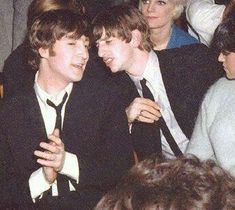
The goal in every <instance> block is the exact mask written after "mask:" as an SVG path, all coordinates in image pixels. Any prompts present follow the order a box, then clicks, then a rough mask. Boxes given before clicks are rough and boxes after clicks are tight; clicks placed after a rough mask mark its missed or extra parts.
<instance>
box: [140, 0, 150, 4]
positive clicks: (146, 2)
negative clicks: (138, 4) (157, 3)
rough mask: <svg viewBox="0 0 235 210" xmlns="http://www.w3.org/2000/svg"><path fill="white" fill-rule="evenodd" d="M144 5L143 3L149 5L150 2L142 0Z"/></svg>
mask: <svg viewBox="0 0 235 210" xmlns="http://www.w3.org/2000/svg"><path fill="white" fill-rule="evenodd" d="M142 3H143V4H149V3H150V1H149V0H142Z"/></svg>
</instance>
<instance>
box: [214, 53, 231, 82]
mask: <svg viewBox="0 0 235 210" xmlns="http://www.w3.org/2000/svg"><path fill="white" fill-rule="evenodd" d="M218 61H219V62H222V63H223V67H224V70H225V72H226V76H227V78H229V79H235V53H234V52H228V53H220V55H219V57H218Z"/></svg>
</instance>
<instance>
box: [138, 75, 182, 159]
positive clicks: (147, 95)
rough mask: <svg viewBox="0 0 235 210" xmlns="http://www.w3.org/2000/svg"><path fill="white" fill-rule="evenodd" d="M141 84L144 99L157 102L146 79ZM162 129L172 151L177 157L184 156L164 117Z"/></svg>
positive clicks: (161, 120) (160, 122)
mask: <svg viewBox="0 0 235 210" xmlns="http://www.w3.org/2000/svg"><path fill="white" fill-rule="evenodd" d="M140 84H141V86H142V93H143V97H144V98H148V99H150V100H152V101H155V100H154V98H153V95H152V93H151V91H150V90H149V88H148V87H147V85H146V79H142V80H141V81H140ZM158 122H159V124H160V129H161V130H162V133H163V135H164V136H165V138H166V140H167V143H168V144H169V146H170V148H171V150H172V151H173V152H174V154H175V156H176V157H180V156H183V153H182V152H181V150H180V148H179V147H178V145H177V143H176V142H175V140H174V138H173V136H172V135H171V132H170V130H169V128H168V127H167V125H166V122H165V120H164V118H163V117H161V118H160V119H159V121H158Z"/></svg>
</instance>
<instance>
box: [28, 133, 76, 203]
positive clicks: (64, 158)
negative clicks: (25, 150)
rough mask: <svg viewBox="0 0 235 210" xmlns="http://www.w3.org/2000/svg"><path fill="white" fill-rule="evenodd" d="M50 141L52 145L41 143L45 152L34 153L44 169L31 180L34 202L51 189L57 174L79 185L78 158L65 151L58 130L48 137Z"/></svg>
mask: <svg viewBox="0 0 235 210" xmlns="http://www.w3.org/2000/svg"><path fill="white" fill-rule="evenodd" d="M48 139H50V143H46V142H41V143H40V147H41V148H42V149H43V150H44V151H43V152H42V151H38V150H37V151H35V152H34V154H35V155H36V156H37V157H38V159H37V162H38V163H39V164H40V165H42V168H40V169H39V170H37V171H36V172H34V173H32V175H31V177H30V179H29V187H30V192H31V197H32V199H33V200H34V199H35V198H37V197H38V196H42V194H43V192H45V191H46V190H48V189H49V188H50V186H51V185H52V184H53V183H54V182H55V180H56V177H57V173H61V174H63V175H66V176H69V177H70V178H72V179H74V180H75V181H76V182H77V183H78V176H79V168H78V160H77V156H76V155H74V154H71V153H69V152H65V151H64V144H63V142H62V141H61V139H60V138H59V133H58V130H57V129H56V130H55V131H54V132H53V134H52V135H49V136H48ZM38 183H40V187H38Z"/></svg>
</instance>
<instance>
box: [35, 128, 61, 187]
mask: <svg viewBox="0 0 235 210" xmlns="http://www.w3.org/2000/svg"><path fill="white" fill-rule="evenodd" d="M48 140H49V143H47V142H41V143H40V147H41V148H42V149H43V150H44V151H43V152H42V151H39V150H36V151H34V155H36V156H37V157H38V159H37V162H38V163H39V164H41V165H42V166H43V171H44V175H45V178H46V179H47V181H48V182H49V183H53V182H54V181H55V179H56V177H57V172H58V171H61V169H62V168H63V165H64V158H65V151H64V143H63V142H62V140H61V139H60V138H59V130H58V129H55V130H54V131H53V133H52V134H51V135H49V136H48Z"/></svg>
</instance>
